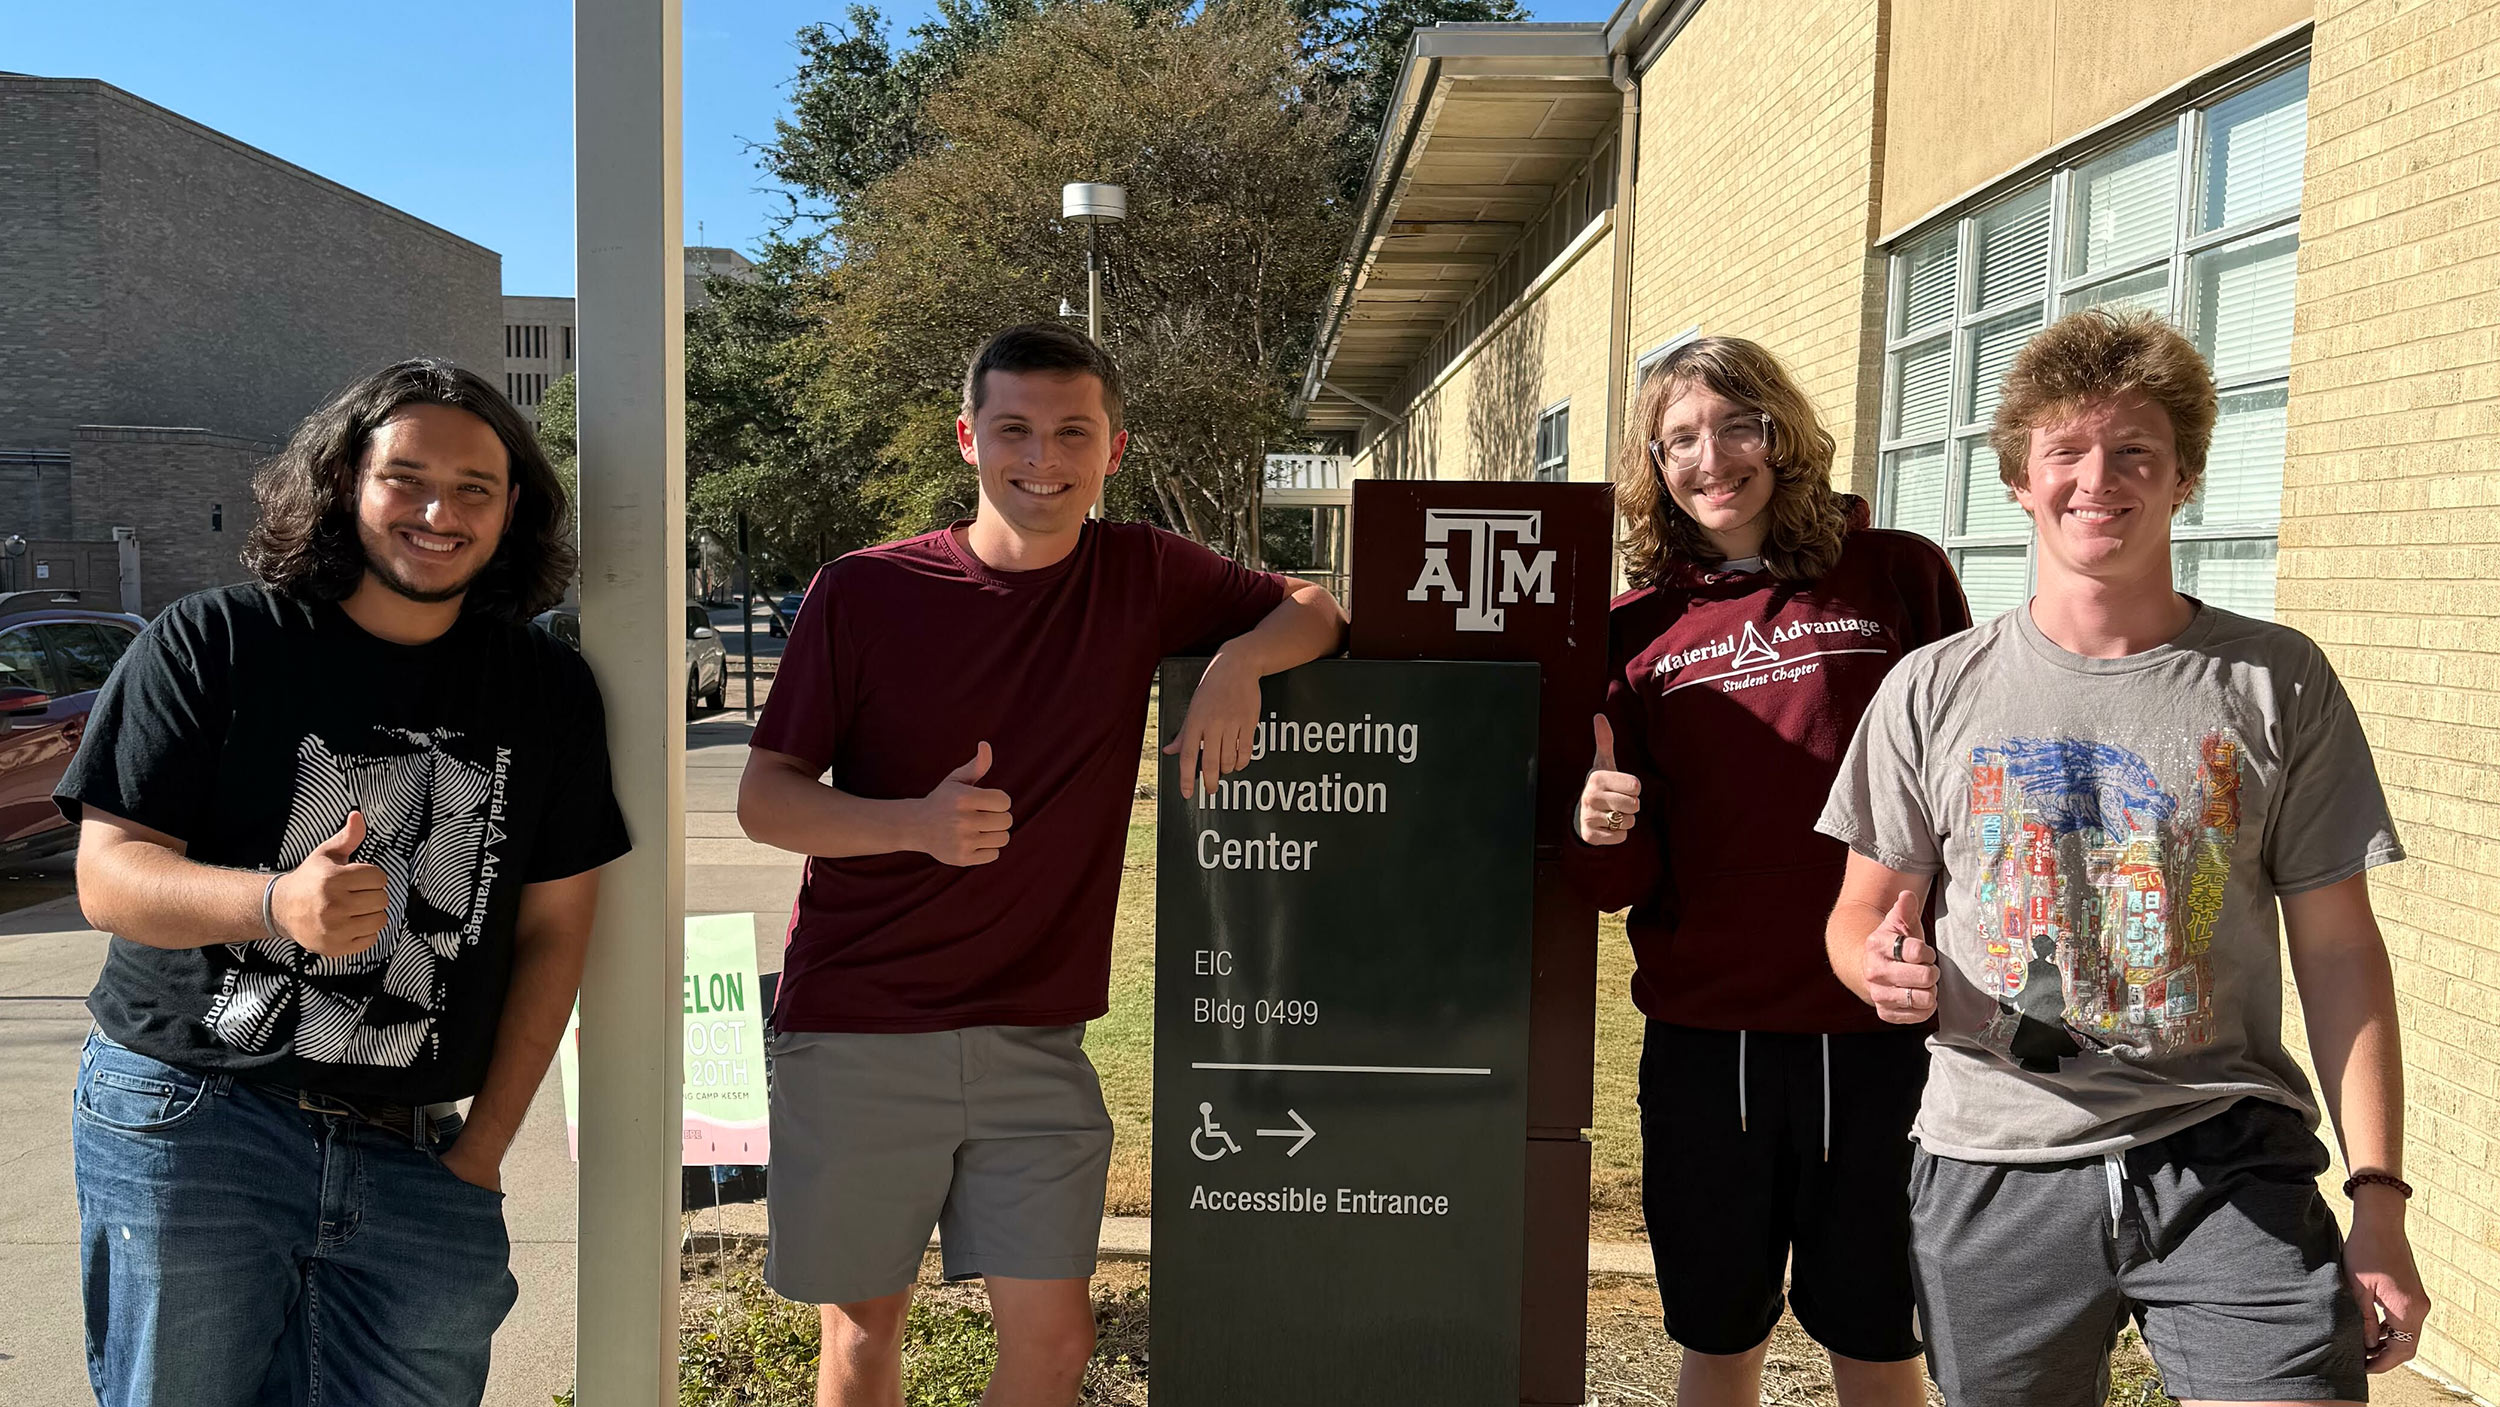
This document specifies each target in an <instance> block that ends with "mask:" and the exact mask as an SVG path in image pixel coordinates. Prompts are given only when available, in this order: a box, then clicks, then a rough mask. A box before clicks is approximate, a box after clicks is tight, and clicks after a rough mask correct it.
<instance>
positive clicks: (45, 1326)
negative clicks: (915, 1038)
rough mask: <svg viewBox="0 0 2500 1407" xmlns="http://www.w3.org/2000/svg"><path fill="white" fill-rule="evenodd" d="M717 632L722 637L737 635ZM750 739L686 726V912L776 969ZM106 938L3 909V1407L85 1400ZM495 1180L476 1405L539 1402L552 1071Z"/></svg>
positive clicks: (567, 1175) (773, 856) (773, 900)
mask: <svg viewBox="0 0 2500 1407" xmlns="http://www.w3.org/2000/svg"><path fill="white" fill-rule="evenodd" d="M730 633H731V635H732V636H733V644H734V643H735V642H734V634H735V631H734V627H733V629H732V631H731V632H730ZM757 643H758V644H759V645H760V644H762V640H761V639H760V638H759V640H758V642H757ZM775 643H776V644H778V643H779V642H777V641H776V642H775ZM759 653H760V651H759ZM747 732H748V730H747V728H746V727H745V725H744V724H743V723H742V722H740V721H738V719H737V716H736V715H734V714H731V715H724V716H722V717H720V718H717V719H710V720H706V721H703V722H699V723H695V724H692V725H690V726H689V727H688V729H687V747H686V811H687V815H686V834H687V840H686V852H687V854H686V859H687V874H686V906H687V909H688V911H689V912H692V913H698V914H700V913H736V912H752V913H754V914H756V915H757V918H756V924H755V928H756V950H757V952H756V956H757V960H758V963H759V967H760V970H762V971H766V972H777V971H779V970H780V968H781V932H782V927H783V924H784V923H785V921H786V920H787V917H788V915H789V912H790V903H791V900H792V899H793V898H795V897H796V896H797V894H798V887H799V869H800V862H799V861H798V860H797V859H796V858H795V857H793V856H789V855H785V854H782V853H781V852H779V851H775V850H768V849H765V848H764V847H762V846H759V845H756V844H754V843H752V842H750V841H748V840H747V839H746V838H745V837H743V836H741V835H740V834H739V833H738V827H737V818H736V816H735V814H734V813H735V810H736V806H737V788H738V773H739V771H740V769H741V768H743V767H744V766H745V765H746V738H747ZM106 943H107V940H106V938H105V937H104V935H103V934H101V933H97V932H95V931H94V930H93V929H90V928H88V927H87V926H86V920H85V918H84V917H83V916H81V915H80V913H79V912H78V907H77V901H76V900H75V899H74V898H70V899H55V900H50V901H47V902H44V903H40V904H36V905H34V906H32V907H29V908H24V909H20V910H18V911H16V912H14V913H9V914H5V915H0V1285H6V1286H7V1287H8V1288H7V1291H6V1293H5V1294H0V1403H7V1404H12V1407H14V1405H15V1404H27V1405H28V1407H55V1404H58V1407H71V1404H75V1403H79V1402H86V1401H92V1400H93V1399H92V1398H91V1397H90V1395H89V1391H88V1387H87V1368H86V1358H85V1348H84V1333H83V1330H82V1327H81V1316H80V1310H79V1300H78V1198H77V1194H76V1191H75V1190H74V1188H73V1187H72V1185H71V1180H70V1124H69V1100H70V1090H71V1088H72V1087H73V1086H74V1085H75V1084H76V1082H77V1078H78V1048H79V1046H80V1045H81V1044H83V1043H84V1042H85V1040H86V1038H87V1030H88V1025H89V1022H88V1017H87V1011H86V1007H85V1005H84V1003H85V1000H86V996H87V992H88V990H89V989H90V988H92V987H93V986H94V985H95V978H96V972H97V971H98V969H99V968H100V967H101V966H102V965H103V961H104V953H105V947H106ZM503 1178H504V1191H505V1194H506V1196H505V1202H504V1219H505V1222H506V1224H507V1225H508V1226H509V1227H510V1228H511V1234H512V1272H513V1275H514V1276H515V1277H516V1278H517V1279H519V1281H520V1282H521V1298H520V1302H519V1303H518V1304H517V1305H516V1306H514V1308H513V1311H512V1315H511V1317H510V1318H508V1319H507V1320H505V1321H504V1326H503V1330H502V1332H501V1333H499V1334H497V1335H496V1336H495V1367H494V1376H493V1378H492V1379H491V1381H490V1383H489V1387H488V1390H487V1394H486V1401H487V1402H488V1404H490V1407H547V1404H548V1403H549V1402H550V1400H551V1399H552V1395H553V1394H555V1393H557V1392H560V1391H563V1390H564V1389H565V1388H567V1387H569V1386H570V1385H571V1383H572V1378H573V1264H574V1261H573V1239H574V1199H573V1194H574V1181H573V1163H572V1159H571V1157H570V1155H569V1154H568V1153H567V1152H566V1150H565V1138H564V1097H563V1090H562V1088H561V1086H560V1084H559V1083H558V1081H557V1078H556V1076H555V1073H554V1071H552V1070H550V1071H549V1072H548V1076H547V1082H546V1083H545V1084H544V1085H543V1086H541V1087H540V1089H539V1092H538V1099H537V1102H536V1103H534V1104H533V1105H532V1106H531V1109H530V1118H529V1122H528V1123H527V1124H525V1125H524V1126H523V1127H522V1129H521V1134H520V1137H519V1138H518V1139H516V1140H515V1141H514V1143H513V1147H512V1151H511V1153H510V1154H509V1155H508V1156H507V1157H506V1159H505V1161H504V1169H503Z"/></svg>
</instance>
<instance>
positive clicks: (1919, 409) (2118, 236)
mask: <svg viewBox="0 0 2500 1407" xmlns="http://www.w3.org/2000/svg"><path fill="white" fill-rule="evenodd" d="M2308 94H2309V67H2308V64H2307V62H2306V61H2305V60H2297V61H2293V62H2292V63H2290V64H2289V65H2288V66H2282V65H2278V66H2276V67H2274V68H2272V69H2269V70H2268V71H2266V72H2263V73H2259V74H2256V75H2252V76H2251V77H2250V78H2249V79H2248V80H2247V81H2246V82H2243V83H2241V84H2238V85H2236V86H2234V87H2233V88H2231V89H2228V90H2226V91H2225V92H2223V93H2222V94H2221V95H2219V96H2217V97H2213V98H2209V99H2207V100H2206V101H2204V102H2202V103H2200V104H2199V105H2197V106H2195V107H2192V108H2189V109H2187V110H2185V111H2182V112H2178V113H2174V114H2172V115H2171V116H2169V117H2167V118H2164V119H2161V120H2159V121H2158V123H2157V124H2156V125H2153V126H2150V127H2138V128H2136V129H2134V130H2133V131H2131V132H2129V133H2128V134H2126V135H2125V136H2123V137H2121V138H2120V139H2118V140H2117V141H2116V142H2114V143H2104V144H2102V145H2099V146H2097V147H2096V148H2094V149H2093V150H2091V151H2088V152H2085V153H2083V154H2082V158H2081V159H2080V160H2078V161H2075V162H2073V163H2071V164H2068V165H2064V166H2061V167H2059V168H2058V169H2057V170H2055V171H2052V172H2051V173H2049V174H2048V175H2047V176H2046V177H2044V178H2042V179H2040V180H2038V181H2036V182H2033V183H2031V184H2029V185H2027V186H2025V187H2024V188H2023V189H2021V190H2018V191H2015V192H2013V193H2012V194H2009V195H2006V196H2004V197H2002V198H2000V199H1998V200H1995V201H1993V202H1991V203H1989V204H1988V205H1986V206H1984V207H1982V208H1980V209H1978V210H1975V211H1972V212H1969V213H1967V214H1965V215H1963V216H1961V217H1960V218H1958V219H1955V220H1951V221H1947V222H1945V223H1943V224H1941V225H1938V226H1936V227H1934V228H1931V229H1927V230H1923V231H1919V232H1916V233H1913V234H1912V235H1910V236H1908V237H1907V238H1905V239H1904V240H1902V241H1901V242H1900V243H1899V244H1897V245H1896V246H1895V247H1894V250H1893V254H1892V261H1891V263H1892V267H1891V290H1890V299H1889V307H1890V312H1889V319H1888V322H1887V324H1886V327H1885V333H1886V356H1885V366H1884V371H1885V378H1884V440H1883V460H1882V475H1881V483H1880V489H1879V493H1878V498H1879V500H1880V501H1879V504H1878V510H1877V511H1878V513H1879V514H1880V519H1879V520H1880V521H1881V522H1883V523H1884V524H1885V525H1886V526H1889V527H1895V528H1902V529H1906V530H1908V531H1911V532H1916V533H1920V534H1923V535H1925V536H1927V537H1929V538H1932V539H1933V540H1935V541H1936V542H1937V543H1939V544H1940V545H1942V546H1943V547H1944V549H1945V550H1946V552H1947V553H1948V554H1950V555H1951V556H1952V558H1953V564H1954V568H1955V569H1956V570H1957V571H1959V572H1960V573H1961V576H1962V589H1963V590H1964V591H1965V592H1966V593H1967V594H1968V595H1969V597H1970V603H1971V612H1972V614H1973V615H1974V616H1977V617H1978V618H1980V619H1983V620H1984V619H1987V618H1989V617H1991V616H1994V615H1996V614H1998V613H1999V612H2002V611H2005V610H2008V609H2011V608H2012V607H2014V606H2018V605H2020V604H2022V602H2023V601H2024V600H2025V598H2027V597H2028V596H2029V595H2030V591H2031V580H2032V566H2031V558H2030V546H2031V523H2030V520H2029V519H2028V518H2026V517H2025V516H2024V515H2023V512H2022V510H2021V509H2020V508H2018V507H2016V506H2015V505H2014V503H2013V502H2012V501H2011V500H2010V498H2009V497H2008V495H2007V493H2006V490H2005V486H2004V485H2003V484H2002V483H2000V482H1999V481H1998V479H1997V465H1996V455H1995V454H1994V452H1993V451H1991V450H1990V449H1989V448H1988V439H1987V435H1988V425H1989V420H1990V417H1992V416H1993V415H1994V414H1995V413H1996V406H1997V397H1998V391H1999V388H2000V387H2001V385H2002V384H2003V381H2004V379H2005V372H2006V370H2007V368H2009V367H2011V366H2012V365H2013V361H2014V357H2015V355H2016V354H2017V353H2019V352H2021V351H2022V349H2023V346H2024V344H2025V343H2027V342H2029V341H2030V340H2031V338H2032V336H2033V335H2034V334H2035V333H2037V332H2038V331H2039V330H2040V329H2041V328H2042V327H2045V326H2046V325H2047V324H2048V322H2049V321H2050V320H2051V319H2052V318H2056V317H2062V316H2064V315H2065V314H2067V313H2071V312H2074V311H2076V310H2078V309H2082V308H2090V307H2113V308H2124V309H2143V310H2146V311H2150V312H2154V313H2158V314H2160V315H2162V316H2163V317H2166V318H2169V319H2170V320H2171V321H2173V322H2174V323H2176V324H2178V326H2179V327H2180V328H2181V330H2183V331H2185V332H2186V333H2187V334H2188V336H2189V337H2190V338H2191V339H2192V340H2194V342H2195V343H2196V346H2197V349H2198V350H2199V351H2201V352H2203V353H2204V354H2205V358H2206V360H2207V361H2208V362H2209V363H2211V365H2212V366H2213V370H2214V379H2215V382H2216V384H2217V386H2218V387H2219V389H2220V391H2221V399H2222V404H2221V415H2220V418H2219V420H2218V421H2217V423H2216V424H2215V426H2214V442H2213V448H2212V450H2211V451H2210V452H2209V453H2208V454H2207V456H2206V462H2205V482H2204V486H2203V488H2202V489H2201V490H2200V491H2199V492H2198V494H2197V496H2196V497H2195V499H2193V500H2192V501H2190V502H2189V504H2188V505H2187V507H2186V508H2184V509H2182V510H2180V513H2179V516H2178V518H2177V519H2176V520H2175V521H2174V522H2173V524H2172V528H2171V537H2172V540H2173V543H2174V546H2173V549H2172V562H2173V569H2174V573H2175V576H2176V579H2177V582H2178V585H2179V589H2180V590H2181V591H2184V592H2187V593H2189V594H2190V595H2193V596H2196V597H2198V598H2199V599H2202V600H2205V601H2209V602H2211V603H2213V604H2215V605H2217V606H2221V607H2223V608H2225V609H2227V610H2233V611H2238V612H2240V613H2242V614H2244V615H2252V616H2259V617H2263V618H2267V619H2271V618H2272V617H2273V615H2274V556H2275V527H2276V523H2277V521H2278V519H2279V518H2280V515H2281V507H2280V505H2281V499H2282V490H2283V437H2284V431H2285V428H2286V415H2285V408H2286V406H2287V405H2288V403H2289V400H2290V397H2289V389H2290V362H2291V357H2290V354H2291V342H2292V274H2293V266H2294V261H2295V256H2296V254H2297V251H2298V248H2299V233H2300V193H2301V184H2300V182H2301V162H2302V159H2303V157H2304V155H2305V153H2304V151H2303V146H2304V142H2305V137H2306V132H2307V128H2308Z"/></svg>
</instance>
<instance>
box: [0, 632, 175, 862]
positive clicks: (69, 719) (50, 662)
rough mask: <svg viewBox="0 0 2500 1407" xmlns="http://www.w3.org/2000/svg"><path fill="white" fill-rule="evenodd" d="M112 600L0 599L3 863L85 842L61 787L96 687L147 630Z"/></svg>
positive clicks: (0, 854)
mask: <svg viewBox="0 0 2500 1407" xmlns="http://www.w3.org/2000/svg"><path fill="white" fill-rule="evenodd" d="M106 597H107V593H105V592H101V591H88V592H78V591H12V592H9V593H7V594H6V595H0V725H4V727H0V861H15V860H25V859H32V858H34V857H35V856H38V855H49V854H53V853H55V852H57V851H62V850H69V849H73V848H75V847H76V846H77V844H78V828H77V827H76V826H73V825H71V824H70V823H69V822H68V821H67V820H66V819H64V818H63V817H62V815H61V811H60V808H59V807H57V806H54V805H53V804H52V789H53V788H54V787H55V786H58V785H59V784H60V781H61V774H62V773H64V772H66V771H68V770H69V759H70V756H71V755H72V754H73V753H75V752H77V751H78V740H79V739H80V738H81V737H83V736H85V735H86V731H87V710H88V709H89V708H91V707H93V706H94V704H95V692H96V690H98V689H101V688H103V687H104V681H105V679H106V678H107V677H108V676H110V675H111V674H112V672H113V666H114V665H116V664H119V663H121V657H122V655H123V654H124V653H126V652H127V651H128V650H129V649H130V643H131V642H132V641H133V640H136V639H138V638H139V632H140V631H141V630H143V629H145V628H146V626H147V622H146V621H143V620H141V619H140V618H139V617H137V616H133V615H125V614H123V613H122V612H120V611H118V610H108V609H105V606H106V604H107V602H106ZM114 604H118V603H117V602H116V603H114Z"/></svg>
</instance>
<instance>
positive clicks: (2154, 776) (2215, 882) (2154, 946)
mask: <svg viewBox="0 0 2500 1407" xmlns="http://www.w3.org/2000/svg"><path fill="white" fill-rule="evenodd" d="M2195 751H2196V755H2195V757H2194V758H2193V759H2192V760H2191V761H2192V765H2191V766H2188V767H2183V768H2179V769H2176V770H2179V771H2182V772H2185V773H2186V774H2187V775H2189V776H2190V777H2192V778H2193V780H2192V781H2191V782H2190V783H2189V789H2188V790H2187V791H2186V793H2185V794H2184V795H2181V794H2179V793H2176V792H2174V791H2172V790H2170V789H2168V788H2166V787H2165V786H2164V785H2163V782H2162V777H2161V773H2160V772H2159V771H2157V770H2156V769H2155V768H2154V767H2153V765H2152V764H2151V763H2149V762H2147V761H2146V760H2145V759H2144V758H2143V757H2141V756H2139V755H2138V754H2136V753H2134V752H2132V751H2130V750H2128V749H2126V748H2124V747H2120V746H2117V745H2115V744H2111V743H2102V742H2094V741H2090V740H2087V739H2081V738H2026V737H2017V738H2009V739H2007V740H2006V741H2004V742H2003V743H2001V744H1997V745H1995V746H1986V747H1977V748H1973V749H1972V750H1971V757H1970V819H1971V825H1972V828H1973V830H1974V832H1975V834H1976V838H1977V841H1978V851H1979V861H1980V863H1979V869H1978V873H1977V874H1976V875H1975V876H1974V878H1973V880H1972V885H1973V890H1974V892H1973V894H1972V896H1971V897H1972V899H1973V900H1974V912H1975V914H1976V920H1975V921H1976V923H1977V926H1978V928H1979V930H1980V934H1981V939H1982V942H1983V944H1984V952H1985V957H1984V960H1983V962H1982V964H1981V967H1980V971H1979V974H1978V976H1979V979H1980V982H1981V985H1982V987H1983V989H1984V990H1985V991H1986V992H1988V993H1989V994H1990V995H1992V996H1994V997H1995V998H1996V1002H1997V1011H1996V1016H1995V1018H1994V1020H1992V1021H1991V1022H1990V1023H1989V1025H1988V1027H1987V1030H1986V1032H1985V1034H1984V1036H1983V1039H1984V1040H1986V1041H1987V1043H1988V1044H1990V1045H1991V1046H1993V1047H1994V1048H1996V1049H1997V1050H1999V1051H2001V1052H2003V1053H2004V1054H2006V1055H2008V1056H2011V1057H2012V1058H2013V1059H2014V1060H2015V1062H2016V1063H2018V1064H2020V1065H2021V1066H2023V1068H2025V1069H2028V1070H2034V1071H2038V1072H2042V1073H2052V1074H2053V1073H2055V1072H2056V1070H2057V1068H2058V1066H2057V1062H2058V1060H2060V1059H2061V1058H2064V1057H2066V1056H2071V1055H2079V1054H2082V1053H2083V1052H2085V1051H2088V1050H2089V1051H2105V1050H2107V1049H2109V1048H2111V1047H2113V1046H2129V1047H2133V1048H2134V1049H2136V1050H2137V1051H2138V1052H2140V1053H2143V1054H2167V1053H2169V1052H2171V1051H2174V1050H2179V1049H2182V1048H2185V1047H2189V1046H2201V1045H2204V1044H2205V1043H2206V1042H2208V1041H2210V1040H2212V1039H2213V1015H2214V1008H2213V970H2212V962H2213V959H2212V947H2213V932H2214V922H2215V920H2216V919H2217V918H2219V917H2220V914H2221V908H2222V890H2223V885H2224V883H2225V881H2226V880H2227V879H2228V878H2229V876H2230V873H2231V856H2232V847H2233V845H2234V844H2235V843H2236V841H2237V840H2238V837H2239V829H2240V773H2239V769H2240V757H2241V754H2242V752H2243V751H2244V749H2243V748H2242V746H2241V744H2240V741H2239V739H2238V738H2237V737H2235V736H2233V734H2232V733H2231V731H2230V730H2229V729H2218V730H2215V731H2213V732H2209V733H2207V734H2206V735H2205V736H2204V737H2203V738H2202V739H2201V740H2200V741H2199V742H2198V743H2197V745H2196V750H2195Z"/></svg>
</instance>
